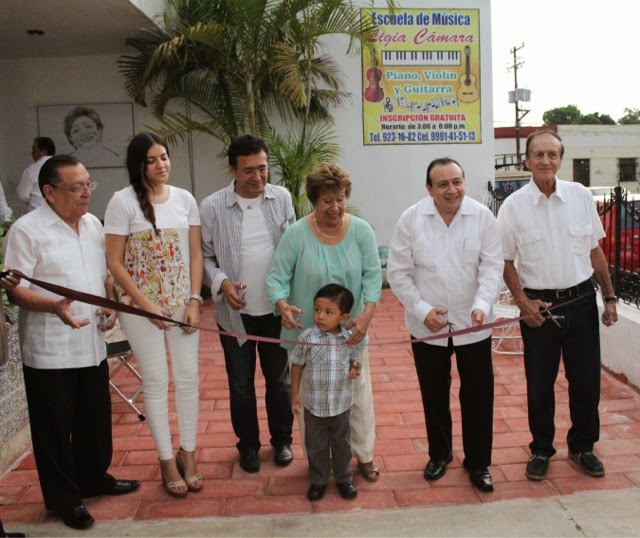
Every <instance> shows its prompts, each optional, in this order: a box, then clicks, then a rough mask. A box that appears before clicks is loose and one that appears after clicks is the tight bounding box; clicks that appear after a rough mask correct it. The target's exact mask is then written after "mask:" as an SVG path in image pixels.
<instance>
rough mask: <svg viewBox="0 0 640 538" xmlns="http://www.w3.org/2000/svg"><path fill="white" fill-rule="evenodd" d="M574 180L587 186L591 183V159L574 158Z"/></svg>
mask: <svg viewBox="0 0 640 538" xmlns="http://www.w3.org/2000/svg"><path fill="white" fill-rule="evenodd" d="M573 181H577V182H578V183H582V184H583V185H584V186H585V187H588V186H589V185H590V184H591V161H590V160H589V159H573Z"/></svg>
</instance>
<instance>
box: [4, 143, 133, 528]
mask: <svg viewBox="0 0 640 538" xmlns="http://www.w3.org/2000/svg"><path fill="white" fill-rule="evenodd" d="M39 182H40V186H41V188H42V192H43V193H44V195H45V197H46V202H45V203H44V204H43V205H42V206H41V207H39V208H37V209H36V210H34V211H32V212H30V213H28V214H26V215H24V216H23V217H21V218H19V219H18V220H17V221H16V222H15V224H14V225H13V226H12V227H11V230H10V231H9V234H8V236H7V239H6V241H5V244H4V247H5V263H6V264H7V266H8V267H11V268H13V269H16V270H19V271H21V272H22V273H24V274H25V275H26V276H28V277H31V278H35V279H37V280H42V281H45V282H49V283H51V284H57V285H60V286H65V287H68V288H72V289H74V290H77V291H80V292H84V293H90V294H92V295H99V296H101V297H104V296H105V293H106V292H105V278H106V276H107V264H106V259H105V252H104V232H103V230H102V225H101V224H100V221H99V220H98V219H97V218H96V217H95V216H93V215H91V214H89V213H88V209H89V201H90V200H91V193H92V191H93V190H94V189H95V186H96V183H95V182H93V181H91V178H90V176H89V173H88V172H87V170H86V169H85V167H84V166H82V164H80V162H79V161H78V160H77V159H76V158H75V157H71V156H69V155H59V156H57V157H53V158H52V159H50V160H48V161H47V162H46V163H45V164H44V166H43V167H42V170H41V171H40V177H39ZM8 294H9V297H10V299H11V301H12V302H13V303H14V304H16V305H17V306H19V307H20V312H19V318H18V320H19V324H18V328H19V337H20V351H21V354H22V362H23V370H24V383H25V390H26V395H27V404H28V408H29V423H30V427H31V439H32V443H33V454H34V457H35V461H36V468H37V470H38V478H39V481H40V488H41V489H42V496H43V498H44V504H45V507H46V508H47V509H48V510H50V511H53V512H56V513H57V514H58V515H59V516H60V517H61V518H62V520H63V522H64V523H65V524H66V525H67V526H69V527H71V528H74V529H86V528H88V527H90V526H91V525H93V523H94V519H93V517H92V516H91V514H89V512H88V511H87V510H86V508H85V507H84V506H83V504H82V499H84V498H86V497H94V496H97V495H122V494H125V493H130V492H132V491H134V490H136V489H137V488H138V487H139V486H140V482H138V481H137V480H116V479H115V478H114V477H113V476H111V475H110V474H109V473H108V472H107V470H108V468H109V466H110V465H111V457H112V453H113V447H112V434H111V394H110V392H109V366H108V364H107V360H106V346H105V340H104V331H105V330H108V329H110V328H112V327H113V325H114V323H115V319H116V316H115V313H113V312H111V311H109V310H103V309H99V308H96V307H94V306H91V305H88V304H86V303H82V302H79V301H72V300H69V299H66V298H61V297H60V296H59V295H56V294H53V293H51V292H48V291H46V290H44V289H42V288H40V287H38V286H36V285H35V284H32V283H30V282H29V281H27V280H26V279H22V281H21V282H20V285H18V286H17V287H15V288H13V289H11V290H9V291H8ZM102 315H106V316H108V318H107V321H99V320H102V319H103V318H102Z"/></svg>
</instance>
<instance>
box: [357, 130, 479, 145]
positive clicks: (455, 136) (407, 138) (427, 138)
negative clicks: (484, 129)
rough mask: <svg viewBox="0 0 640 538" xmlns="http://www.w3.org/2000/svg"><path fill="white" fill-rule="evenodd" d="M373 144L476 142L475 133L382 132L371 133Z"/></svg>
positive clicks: (370, 137)
mask: <svg viewBox="0 0 640 538" xmlns="http://www.w3.org/2000/svg"><path fill="white" fill-rule="evenodd" d="M369 140H370V141H371V142H382V143H385V142H386V143H393V142H401V143H402V142H405V143H419V142H475V140H476V133H475V131H470V132H467V131H437V130H435V131H434V130H429V131H421V130H411V131H406V132H403V131H400V132H392V133H389V132H381V133H371V132H370V133H369Z"/></svg>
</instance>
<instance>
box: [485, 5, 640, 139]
mask: <svg viewBox="0 0 640 538" xmlns="http://www.w3.org/2000/svg"><path fill="white" fill-rule="evenodd" d="M491 32H492V53H493V103H494V105H493V106H494V126H495V127H507V126H512V125H514V122H515V106H514V105H513V104H509V102H508V92H509V91H510V90H513V88H514V78H513V71H507V66H509V65H511V64H513V54H512V53H511V52H510V51H511V49H513V48H514V46H515V47H519V46H520V45H521V44H522V43H524V48H522V49H521V50H520V51H519V52H518V55H519V58H520V60H521V61H522V62H524V63H523V65H522V66H521V67H520V68H518V86H519V87H521V88H527V89H529V90H531V92H532V94H531V101H530V102H529V103H522V102H521V103H520V107H521V108H525V109H527V108H528V109H529V110H530V112H529V113H528V115H527V116H526V117H525V118H524V119H523V120H522V125H541V124H542V114H543V113H544V112H546V111H547V110H549V109H551V108H557V107H563V106H566V105H569V104H574V105H576V106H577V107H578V108H579V109H580V111H581V112H582V113H583V114H588V113H591V112H599V113H601V114H609V115H610V116H611V117H612V118H613V119H614V120H616V121H617V120H618V119H619V118H620V117H621V116H623V115H624V109H625V108H640V86H639V85H638V82H640V40H639V39H638V38H639V37H640V1H638V0H607V1H605V2H585V1H584V0H532V1H524V0H491Z"/></svg>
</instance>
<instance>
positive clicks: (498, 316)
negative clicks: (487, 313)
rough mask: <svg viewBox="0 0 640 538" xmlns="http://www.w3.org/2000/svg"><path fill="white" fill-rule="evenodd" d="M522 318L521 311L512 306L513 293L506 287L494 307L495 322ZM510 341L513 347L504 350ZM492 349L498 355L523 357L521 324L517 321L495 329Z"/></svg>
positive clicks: (508, 346)
mask: <svg viewBox="0 0 640 538" xmlns="http://www.w3.org/2000/svg"><path fill="white" fill-rule="evenodd" d="M519 316H520V309H519V308H518V307H517V306H515V305H514V304H512V300H511V292H510V291H509V290H508V289H507V287H506V286H505V287H504V288H503V289H502V291H501V292H500V295H499V296H498V301H497V302H496V304H494V305H493V317H494V320H495V321H501V320H507V319H516V318H518V317H519ZM505 341H510V342H511V345H507V346H505V348H506V349H503V348H502V345H503V344H504V343H506V342H505ZM491 349H492V350H493V351H494V352H496V353H502V354H505V355H522V352H523V345H522V338H521V336H520V324H519V323H518V322H517V321H513V322H512V323H508V324H505V325H502V326H500V327H495V328H494V329H493V334H492V337H491Z"/></svg>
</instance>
